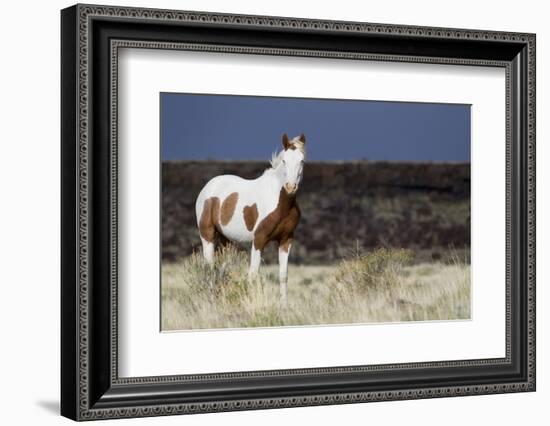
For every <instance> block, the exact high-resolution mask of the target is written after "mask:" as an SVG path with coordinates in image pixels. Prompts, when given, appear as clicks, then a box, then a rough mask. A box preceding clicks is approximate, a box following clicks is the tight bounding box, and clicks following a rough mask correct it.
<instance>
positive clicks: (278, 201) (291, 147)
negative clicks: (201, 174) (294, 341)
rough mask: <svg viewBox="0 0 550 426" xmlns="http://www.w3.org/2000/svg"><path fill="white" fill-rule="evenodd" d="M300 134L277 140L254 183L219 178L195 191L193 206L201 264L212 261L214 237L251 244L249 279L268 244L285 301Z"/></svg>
mask: <svg viewBox="0 0 550 426" xmlns="http://www.w3.org/2000/svg"><path fill="white" fill-rule="evenodd" d="M305 142H306V138H305V136H304V135H303V134H301V135H300V136H297V137H295V138H294V139H292V140H289V138H288V136H287V135H286V134H284V135H283V150H282V151H281V152H279V153H278V154H277V155H274V156H273V158H272V159H271V168H269V169H267V170H266V171H265V172H264V173H263V174H262V175H261V176H260V177H258V178H256V179H243V178H241V177H238V176H234V175H221V176H216V177H215V178H213V179H211V180H210V181H209V182H208V183H207V184H206V185H205V186H204V188H203V189H202V190H201V192H200V193H199V196H198V197H197V202H196V204H195V211H196V214H197V225H198V227H199V233H200V237H201V241H202V249H203V254H204V258H205V260H206V261H207V262H208V263H212V262H213V260H214V242H215V241H216V239H217V237H220V236H221V237H225V238H226V239H228V240H230V241H233V242H237V243H252V249H251V256H250V269H249V277H253V276H254V275H256V274H257V272H258V269H259V267H260V262H261V256H262V250H263V249H264V247H265V246H266V245H267V244H268V243H269V242H270V241H275V242H277V243H278V245H279V283H280V294H281V299H282V301H283V302H284V301H286V283H287V275H288V254H289V252H290V247H291V245H292V239H293V238H294V229H295V228H296V226H297V225H298V222H299V220H300V209H299V208H298V203H297V202H296V192H297V191H298V187H299V186H300V182H301V180H302V173H303V167H304V159H305Z"/></svg>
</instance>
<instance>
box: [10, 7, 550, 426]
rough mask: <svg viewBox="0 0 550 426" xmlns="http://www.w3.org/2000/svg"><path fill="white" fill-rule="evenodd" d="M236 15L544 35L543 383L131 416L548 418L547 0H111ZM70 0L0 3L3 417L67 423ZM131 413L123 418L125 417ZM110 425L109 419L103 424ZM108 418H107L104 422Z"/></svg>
mask: <svg viewBox="0 0 550 426" xmlns="http://www.w3.org/2000/svg"><path fill="white" fill-rule="evenodd" d="M103 3H107V4H120V3H123V4H128V5H134V6H149V7H152V6H156V7H163V8H174V9H196V10H201V9H202V10H207V11H223V12H234V13H250V14H267V15H283V16H285V15H286V16H297V17H312V18H327V19H343V20H358V21H370V22H382V23H399V24H414V25H433V26H448V27H463V28H479V29H494V30H509V31H527V32H536V33H537V37H538V39H537V44H538V46H537V52H538V60H537V63H538V65H537V66H538V72H537V74H538V82H537V86H538V105H537V106H538V117H539V120H538V126H537V131H538V156H537V157H538V161H537V162H538V176H537V183H538V185H537V187H538V191H537V192H538V194H537V196H538V211H537V212H538V219H539V221H538V228H537V236H538V237H537V244H538V249H537V251H538V259H539V262H538V265H539V266H538V302H539V303H538V374H537V376H538V390H537V392H536V393H532V394H510V395H498V396H483V397H463V398H454V399H439V400H423V401H405V402H388V403H377V404H362V405H348V406H328V407H318V408H294V409H285V410H271V411H261V412H242V413H226V414H213V415H203V416H193V417H187V418H185V419H183V418H178V417H172V418H162V419H161V418H157V419H139V420H131V422H132V424H135V425H137V424H145V423H146V424H180V423H181V422H183V421H185V422H187V423H186V424H190V425H213V424H219V423H221V422H223V423H225V424H229V425H236V424H238V425H240V426H244V425H256V424H260V423H262V424H268V425H269V424H274V425H275V424H277V425H278V424H281V423H285V424H293V423H303V422H307V423H311V424H327V425H328V424H334V423H346V424H364V423H365V422H369V423H371V424H390V425H391V424H398V423H401V422H403V423H404V422H406V423H407V424H408V425H420V424H422V425H440V424H446V425H449V426H450V425H464V424H476V423H478V422H479V421H480V420H481V419H483V420H484V421H490V422H492V423H494V424H500V425H515V424H519V423H524V422H530V423H532V424H542V422H543V420H542V419H539V420H537V418H538V417H542V415H543V414H546V415H547V409H545V408H546V406H547V404H548V400H550V368H549V367H548V363H549V360H548V359H549V352H548V342H549V341H550V338H549V337H548V336H549V334H550V333H549V330H550V327H549V326H550V324H549V322H550V316H549V314H548V310H547V309H545V308H546V307H547V306H548V303H549V302H550V301H549V300H548V299H549V291H548V289H547V288H546V286H545V284H547V282H548V279H549V273H550V269H549V262H548V261H547V260H546V259H547V258H548V257H549V256H550V250H549V243H550V238H549V235H548V231H549V228H548V220H547V219H546V218H548V217H549V216H550V215H549V213H550V211H549V209H550V202H549V191H548V190H547V188H548V185H549V184H550V170H549V168H548V167H545V166H546V163H547V161H548V160H550V152H549V148H548V145H547V144H546V143H545V142H546V140H547V138H548V131H549V125H548V124H547V122H545V120H544V119H543V118H544V117H547V116H548V115H549V114H550V107H549V101H550V96H549V94H548V83H547V81H548V80H547V79H546V80H545V78H544V77H545V76H546V77H547V76H548V75H550V53H549V52H550V50H549V42H550V28H549V27H548V25H547V19H545V17H546V16H547V14H545V12H544V2H537V1H531V0H526V1H522V2H517V1H504V0H501V1H488V2H480V1H470V0H463V1H461V2H452V3H444V2H441V1H421V0H417V1H414V2H411V1H406V0H403V1H393V2H390V1H386V2H369V3H367V2H352V1H348V0H340V1H337V2H334V1H328V2H320V1H315V2H313V1H312V2H306V1H302V2H297V1H292V0H277V1H268V2H254V1H245V0H232V1H231V2H227V1H225V2H224V1H223V0H206V1H204V0H203V1H199V0H193V1H175V0H163V1H153V0H149V1H142V0H133V1H124V0H120V1H115V2H111V1H108V0H105V1H104V2H103ZM70 4H71V3H70V2H67V1H60V0H53V1H48V2H38V1H32V2H31V1H26V2H15V1H12V2H10V3H8V4H3V8H2V16H3V18H4V19H3V20H2V26H1V27H0V31H1V38H0V40H2V51H1V52H2V56H1V57H2V65H1V67H0V73H1V75H2V77H1V78H0V105H1V107H2V125H1V126H0V132H1V133H0V135H1V136H0V141H1V143H0V147H1V148H0V149H1V150H2V153H1V155H0V182H1V188H2V201H3V202H2V209H1V210H0V216H1V220H0V259H2V263H1V264H2V267H1V268H0V274H1V278H0V283H1V287H0V288H1V292H2V294H1V296H0V319H1V322H0V323H1V324H2V336H3V340H2V349H3V350H2V351H1V352H0V353H1V355H0V357H1V360H2V362H1V363H0V374H1V375H0V377H1V379H0V380H1V382H2V384H1V386H0V393H1V400H2V407H3V409H2V418H3V423H4V424H23V423H24V424H42V425H45V424H64V423H68V420H66V419H63V418H61V417H58V415H57V410H58V395H59V385H58V383H59V361H58V360H59V333H58V330H59V9H61V8H63V7H66V6H68V5H70ZM545 220H546V222H545ZM121 422H127V421H121ZM107 423H112V422H107ZM102 424H103V423H102Z"/></svg>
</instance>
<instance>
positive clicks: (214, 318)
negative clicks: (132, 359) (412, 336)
mask: <svg viewBox="0 0 550 426" xmlns="http://www.w3.org/2000/svg"><path fill="white" fill-rule="evenodd" d="M413 257H414V253H413V252H411V251H410V250H404V249H389V248H382V249H378V250H374V251H370V252H367V253H360V252H357V253H354V254H353V255H351V256H349V257H348V258H346V259H343V260H342V261H340V262H339V263H337V264H335V265H331V266H305V265H303V266H297V265H290V266H289V281H288V303H287V304H286V305H281V304H280V302H279V285H278V272H277V271H278V270H277V265H263V266H262V268H261V269H260V275H259V276H258V277H257V279H254V280H252V281H249V280H248V279H247V270H248V254H247V253H246V252H244V251H241V250H238V249H237V248H236V247H234V246H232V245H229V246H226V247H223V248H221V249H220V250H218V251H217V252H216V257H215V263H214V265H213V266H210V265H207V264H206V263H205V262H204V260H203V258H202V255H201V254H193V255H191V256H188V257H187V258H185V259H184V260H183V261H181V262H178V263H168V264H163V267H162V307H161V309H162V330H165V331H167V330H188V329H207V328H241V327H275V326H299V325H318V324H351V323H373V322H394V321H429V320H454V319H467V318H469V317H470V266H469V265H468V264H467V263H466V262H464V261H462V260H460V259H458V257H456V258H454V259H453V261H452V262H446V263H443V262H441V263H439V262H433V263H423V264H418V265H412V264H411V261H412V259H413Z"/></svg>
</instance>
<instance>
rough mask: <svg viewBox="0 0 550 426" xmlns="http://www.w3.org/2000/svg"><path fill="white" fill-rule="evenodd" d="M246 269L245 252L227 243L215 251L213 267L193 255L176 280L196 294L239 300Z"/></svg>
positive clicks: (198, 256)
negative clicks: (221, 295)
mask: <svg viewBox="0 0 550 426" xmlns="http://www.w3.org/2000/svg"><path fill="white" fill-rule="evenodd" d="M247 267H248V259H247V255H246V253H244V252H243V251H240V250H238V248H237V247H235V246H234V245H231V244H227V245H225V246H222V247H220V249H218V250H217V251H216V254H215V256H214V264H213V265H209V264H208V263H206V262H205V261H204V258H203V256H202V254H200V253H193V254H192V255H191V256H189V257H188V258H186V259H185V261H184V264H183V265H182V268H181V269H180V270H181V271H183V273H181V275H180V276H179V277H178V279H179V280H181V282H182V283H183V284H184V285H185V286H186V287H188V288H190V289H192V290H193V292H196V293H204V292H210V293H211V294H214V295H220V294H221V293H223V294H224V296H225V297H229V298H230V299H232V298H238V297H239V296H241V295H242V294H243V293H245V292H246V288H247V282H246V271H247Z"/></svg>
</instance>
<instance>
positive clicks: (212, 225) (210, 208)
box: [199, 197, 220, 243]
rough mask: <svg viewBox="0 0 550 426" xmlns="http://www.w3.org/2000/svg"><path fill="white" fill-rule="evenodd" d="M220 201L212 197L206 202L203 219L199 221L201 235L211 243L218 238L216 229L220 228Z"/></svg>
mask: <svg viewBox="0 0 550 426" xmlns="http://www.w3.org/2000/svg"><path fill="white" fill-rule="evenodd" d="M219 217H220V199H219V198H218V197H210V198H207V199H206V200H204V204H203V207H202V213H201V218H200V220H199V233H200V235H201V237H202V238H204V239H205V240H206V241H208V242H209V243H211V242H213V241H214V239H215V238H216V228H217V227H218V226H219V219H218V218H219Z"/></svg>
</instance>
